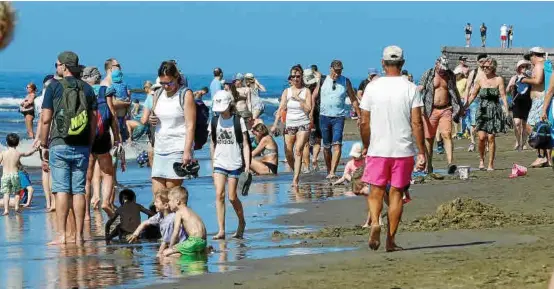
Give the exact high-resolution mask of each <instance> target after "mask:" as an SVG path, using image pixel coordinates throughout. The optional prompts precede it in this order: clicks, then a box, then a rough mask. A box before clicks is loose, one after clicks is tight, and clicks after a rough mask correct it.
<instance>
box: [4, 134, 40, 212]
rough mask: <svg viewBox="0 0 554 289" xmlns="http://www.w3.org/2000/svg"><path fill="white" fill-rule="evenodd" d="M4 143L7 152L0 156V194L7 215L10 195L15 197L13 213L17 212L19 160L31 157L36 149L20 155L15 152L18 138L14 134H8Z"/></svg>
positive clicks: (19, 186)
mask: <svg viewBox="0 0 554 289" xmlns="http://www.w3.org/2000/svg"><path fill="white" fill-rule="evenodd" d="M6 143H7V145H8V150H5V151H3V152H2V153H1V154H0V163H1V164H2V166H3V171H2V186H1V189H0V191H1V193H2V195H3V197H4V214H2V215H3V216H6V215H8V214H9V208H10V195H15V204H14V207H15V211H16V212H19V191H21V183H20V182H19V167H18V164H19V160H20V159H21V158H22V157H28V156H31V155H33V154H34V153H35V152H36V151H37V149H36V148H33V149H32V150H30V151H28V152H25V153H21V152H18V151H17V150H16V148H17V146H18V145H19V136H18V135H17V134H15V133H10V134H8V135H7V136H6Z"/></svg>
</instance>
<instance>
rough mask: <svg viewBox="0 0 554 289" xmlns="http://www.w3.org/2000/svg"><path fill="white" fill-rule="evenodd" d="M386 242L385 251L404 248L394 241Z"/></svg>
mask: <svg viewBox="0 0 554 289" xmlns="http://www.w3.org/2000/svg"><path fill="white" fill-rule="evenodd" d="M387 243H388V244H387V248H386V250H387V252H396V251H402V250H404V248H402V247H400V246H398V245H396V243H394V242H392V243H389V242H387Z"/></svg>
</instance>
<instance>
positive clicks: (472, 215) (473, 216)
mask: <svg viewBox="0 0 554 289" xmlns="http://www.w3.org/2000/svg"><path fill="white" fill-rule="evenodd" d="M552 223H554V220H553V218H552V217H551V216H549V215H545V214H507V213H505V212H503V211H502V210H500V209H498V208H496V207H494V206H492V205H489V204H484V203H482V202H480V201H477V200H474V199H471V198H456V199H454V200H452V201H450V202H448V203H444V204H441V205H440V206H439V207H438V208H437V211H436V212H435V214H433V215H426V216H423V217H421V218H417V219H415V220H413V221H412V222H410V223H408V224H406V225H404V226H401V228H402V229H403V230H407V231H438V230H446V229H479V228H495V227H507V226H517V225H540V224H552Z"/></svg>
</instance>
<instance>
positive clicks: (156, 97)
mask: <svg viewBox="0 0 554 289" xmlns="http://www.w3.org/2000/svg"><path fill="white" fill-rule="evenodd" d="M163 91H164V89H163V88H161V87H160V88H158V91H156V94H154V98H152V112H154V110H155V109H156V105H157V104H158V99H160V95H162V92H163Z"/></svg>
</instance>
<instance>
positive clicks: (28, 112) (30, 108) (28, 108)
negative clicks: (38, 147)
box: [19, 82, 37, 139]
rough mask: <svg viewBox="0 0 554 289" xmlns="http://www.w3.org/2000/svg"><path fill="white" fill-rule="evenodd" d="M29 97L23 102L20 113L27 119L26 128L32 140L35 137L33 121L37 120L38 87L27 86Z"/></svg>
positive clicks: (31, 84)
mask: <svg viewBox="0 0 554 289" xmlns="http://www.w3.org/2000/svg"><path fill="white" fill-rule="evenodd" d="M26 89H27V96H25V99H24V100H23V102H21V104H20V107H19V111H20V112H21V114H23V117H24V118H25V127H26V128H27V136H28V137H29V138H31V139H33V138H34V137H35V134H34V133H33V120H34V119H35V105H34V103H35V97H36V96H37V86H36V85H35V84H34V83H32V82H31V83H29V84H27V87H26Z"/></svg>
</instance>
